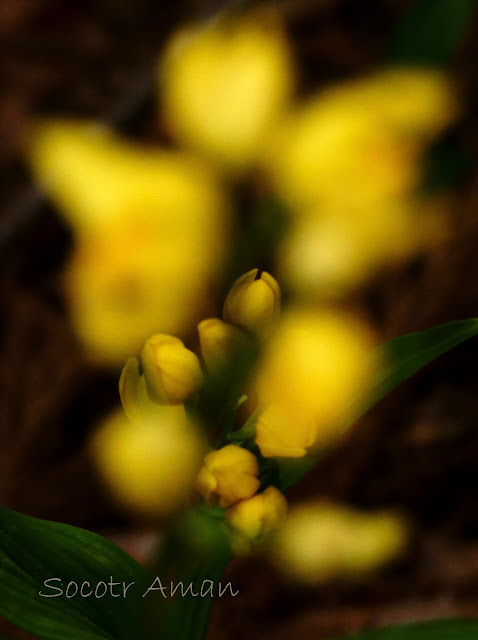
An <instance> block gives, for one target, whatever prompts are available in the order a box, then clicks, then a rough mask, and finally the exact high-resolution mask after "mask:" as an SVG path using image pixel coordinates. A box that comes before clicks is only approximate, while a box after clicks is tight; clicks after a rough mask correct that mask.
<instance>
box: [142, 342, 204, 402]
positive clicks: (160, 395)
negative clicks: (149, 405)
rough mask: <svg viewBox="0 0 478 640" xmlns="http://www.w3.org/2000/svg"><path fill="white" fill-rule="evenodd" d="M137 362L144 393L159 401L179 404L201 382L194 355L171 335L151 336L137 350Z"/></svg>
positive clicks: (193, 391)
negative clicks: (143, 379) (145, 389)
mask: <svg viewBox="0 0 478 640" xmlns="http://www.w3.org/2000/svg"><path fill="white" fill-rule="evenodd" d="M141 364H142V366H143V370H144V378H145V381H146V387H147V389H148V393H149V394H150V396H151V398H152V399H153V400H155V401H156V402H160V403H162V404H182V403H183V402H184V401H185V400H187V399H188V398H190V397H191V396H192V395H194V394H195V393H196V391H198V389H199V388H200V386H201V384H202V381H203V374H202V371H201V365H200V363H199V360H198V358H197V356H196V355H195V354H194V353H193V352H192V351H190V350H189V349H186V347H185V346H184V344H183V342H182V341H181V340H179V338H174V337H173V336H168V335H164V334H161V333H158V334H156V335H154V336H152V337H151V338H150V339H149V340H148V341H147V342H146V344H145V345H144V347H143V351H142V352H141Z"/></svg>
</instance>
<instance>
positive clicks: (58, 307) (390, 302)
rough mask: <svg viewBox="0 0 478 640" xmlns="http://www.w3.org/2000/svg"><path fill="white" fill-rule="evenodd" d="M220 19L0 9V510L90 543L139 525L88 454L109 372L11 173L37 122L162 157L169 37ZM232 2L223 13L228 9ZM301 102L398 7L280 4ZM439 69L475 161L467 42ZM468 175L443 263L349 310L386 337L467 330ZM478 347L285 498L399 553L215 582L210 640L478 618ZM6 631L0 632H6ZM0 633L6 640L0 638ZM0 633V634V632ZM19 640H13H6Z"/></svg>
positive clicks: (473, 70) (415, 268) (432, 376)
mask: <svg viewBox="0 0 478 640" xmlns="http://www.w3.org/2000/svg"><path fill="white" fill-rule="evenodd" d="M224 4H225V3H221V2H219V1H213V0H211V1H209V0H195V1H193V0H190V1H186V0H183V1H175V2H154V1H153V0H150V1H148V0H135V2H122V1H120V0H96V1H95V2H93V0H92V1H91V2H88V1H86V0H85V1H83V2H75V3H72V2H67V1H66V0H63V1H61V0H0V139H1V144H0V176H1V177H0V264H1V277H0V503H1V504H3V505H5V506H8V507H10V508H13V509H16V510H18V511H21V512H24V513H28V514H30V515H34V516H39V517H43V518H47V519H52V520H58V521H61V522H68V523H72V524H75V525H78V526H82V527H85V528H90V529H93V530H96V531H100V532H102V533H106V534H110V533H114V534H117V533H128V535H129V534H130V532H131V535H132V536H133V537H134V535H135V532H136V531H137V530H138V527H139V525H138V523H135V522H133V521H131V520H130V519H129V518H127V517H126V516H125V515H124V514H123V513H121V512H120V511H119V510H118V509H116V508H115V507H114V505H113V503H112V501H111V500H110V499H109V497H108V496H107V495H106V493H105V492H104V491H103V489H102V488H101V484H100V482H99V480H98V478H97V477H96V475H95V472H94V469H93V468H92V467H91V464H90V462H89V460H88V456H87V454H86V449H85V445H86V443H87V440H88V436H89V434H90V433H91V430H92V428H93V427H94V425H95V423H96V422H97V420H98V419H99V418H101V417H102V416H103V415H106V413H107V412H108V410H109V409H110V408H111V407H112V406H113V405H114V404H116V403H117V401H118V399H117V372H109V371H105V370H100V369H95V368H92V367H91V366H90V365H88V364H87V363H86V362H85V360H84V358H83V355H82V351H81V349H80V347H79V345H78V344H77V342H76V339H75V336H74V335H73V333H72V331H71V328H70V326H69V324H68V317H67V312H66V309H65V305H64V300H63V296H62V285H61V283H62V280H61V278H62V269H63V266H64V265H65V263H66V260H67V258H68V255H69V249H70V247H71V242H72V238H71V235H70V232H69V230H68V229H67V228H66V226H65V225H64V224H63V222H62V220H61V219H60V217H59V216H58V215H57V214H56V213H55V212H54V211H53V210H52V208H51V207H50V206H48V204H47V203H46V202H44V200H43V198H42V196H41V194H40V193H39V191H38V190H37V189H36V187H35V186H34V185H33V183H32V181H31V178H30V176H29V173H28V170H27V168H26V165H25V164H24V162H23V161H22V146H23V140H24V135H25V131H26V127H27V126H28V123H29V122H30V121H31V119H32V118H33V117H34V116H36V115H45V114H48V115H73V116H77V117H88V118H97V119H100V120H102V121H107V122H109V123H111V124H112V125H114V126H115V127H116V128H117V129H119V130H120V131H122V132H123V133H125V134H127V135H129V136H133V137H136V138H141V139H145V140H148V141H156V140H159V139H161V137H162V135H163V132H162V131H161V125H160V124H158V122H157V113H156V105H155V97H154V96H155V88H154V73H155V68H156V65H157V59H158V54H159V53H160V51H161V48H162V46H163V44H164V41H165V39H166V37H167V36H168V34H169V33H170V32H171V31H172V29H173V28H174V27H175V26H176V25H179V24H181V23H182V22H184V21H187V20H189V19H196V18H198V17H201V18H202V17H205V16H208V15H210V14H211V13H213V12H214V11H217V10H218V9H219V8H221V7H222V6H224ZM231 4H234V3H231ZM275 4H276V5H277V7H278V8H279V9H280V11H281V12H282V13H283V14H284V16H285V19H286V24H287V27H288V30H289V33H290V36H291V42H292V45H293V49H294V52H295V55H296V59H297V62H298V65H299V69H300V73H301V87H300V90H301V91H302V92H307V91H308V90H309V89H311V88H315V87H317V86H320V85H321V84H322V83H324V82H326V81H330V80H335V79H340V78H344V77H349V76H353V75H356V74H358V73H362V72H364V71H367V70H372V69H374V68H375V67H376V66H377V65H378V64H379V63H380V62H381V60H382V59H383V56H384V54H385V52H386V50H387V46H388V43H389V39H390V35H391V34H392V33H393V31H394V29H395V27H396V25H397V23H398V22H399V20H400V19H401V16H402V15H403V12H404V11H405V10H407V9H408V8H409V7H410V6H412V5H413V4H414V2H411V1H410V0H382V1H380V0H374V1H372V0H361V1H360V2H357V1H356V0H348V1H345V0H322V1H321V0H285V1H283V2H276V3H275ZM474 22H475V23H474V24H471V25H470V28H469V30H468V32H467V33H466V35H465V38H464V39H463V41H462V42H461V44H460V47H459V49H458V51H457V54H456V56H455V57H454V60H453V62H452V74H453V77H454V79H455V81H456V84H457V87H458V88H459V90H460V92H461V94H462V96H463V100H464V113H463V116H462V118H461V120H460V122H459V123H458V125H457V127H456V131H455V132H454V135H455V137H456V139H457V140H458V141H460V143H461V144H462V145H463V146H464V147H465V148H466V150H467V153H468V154H469V156H470V158H471V160H472V166H476V163H475V162H474V160H475V158H476V155H477V153H478V129H477V124H478V120H477V118H476V113H478V109H477V106H478V105H477V88H478V83H477V76H478V56H477V53H478V51H477V48H478V47H477V44H475V43H478V39H477V38H476V35H477V34H478V24H477V21H476V20H475V21H474ZM477 178H478V173H477V172H475V171H474V170H472V171H471V172H468V173H467V174H466V176H464V177H463V178H462V179H461V180H460V181H458V183H457V184H456V186H455V190H456V194H457V202H456V207H455V211H454V225H453V226H454V232H453V234H452V237H451V238H450V240H449V241H448V243H447V245H446V246H445V247H444V248H443V250H442V251H440V252H439V253H437V254H436V255H429V256H420V257H417V258H415V259H414V260H411V261H410V263H409V264H407V265H406V266H405V267H403V268H400V269H397V270H396V271H395V272H392V273H388V274H387V276H383V277H381V278H377V279H376V280H375V281H374V282H373V283H371V284H370V285H369V286H368V287H367V288H366V290H364V291H363V292H362V293H361V296H360V300H359V301H358V303H359V304H360V305H361V306H362V307H363V309H364V310H365V312H366V313H367V314H368V316H369V317H370V318H371V320H372V321H373V322H374V324H375V326H376V327H377V330H378V331H379V332H380V334H381V335H382V337H383V339H387V338H390V337H393V336H396V335H400V334H402V333H406V332H409V331H414V330H419V329H424V328H427V327H429V326H432V325H434V324H437V323H440V322H445V321H447V320H453V319H460V318H465V317H471V316H478V251H477V249H478V219H477V218H478V184H477ZM477 371H478V340H476V339H475V340H472V341H470V342H468V343H466V344H465V345H463V346H461V347H459V348H457V349H455V350H454V351H453V352H452V353H450V354H448V355H447V356H444V357H442V358H440V359H439V360H438V361H437V362H436V363H434V364H432V365H430V366H428V367H427V368H426V369H425V370H424V371H423V372H422V373H420V374H419V375H417V376H415V377H414V378H413V379H412V380H410V381H409V382H407V383H406V384H404V385H402V387H401V388H399V389H398V390H397V391H396V392H394V393H393V394H392V395H391V396H390V397H389V398H388V399H386V400H385V401H383V402H382V403H380V405H379V406H378V407H376V409H375V410H373V411H372V412H371V413H370V414H369V415H368V416H366V417H365V418H364V419H363V420H362V421H361V423H360V424H359V425H358V428H357V429H355V430H354V432H353V433H352V434H351V436H350V437H349V438H348V439H347V440H346V441H345V442H344V443H343V444H342V445H341V446H340V447H338V448H337V449H336V450H335V451H333V452H332V453H331V454H330V455H329V456H328V457H327V458H326V459H325V460H324V461H323V463H322V464H321V465H320V467H319V468H318V469H317V470H316V471H315V472H314V474H313V475H312V477H309V479H308V480H306V481H305V482H302V483H300V484H299V485H298V486H297V487H296V488H295V489H294V491H293V496H294V498H303V497H311V496H318V495H323V496H329V497H332V498H336V499H340V500H346V501H348V502H349V503H351V504H353V505H355V506H358V507H364V508H382V507H397V506H398V507H400V508H402V509H405V510H406V512H407V513H409V514H410V515H411V517H412V518H413V520H414V521H415V522H416V533H415V535H414V540H413V544H412V546H411V549H410V551H409V553H408V554H407V555H406V557H405V558H403V559H402V560H401V561H400V562H398V563H397V564H396V565H395V566H394V567H391V568H390V569H388V570H386V571H384V572H382V573H381V574H380V575H377V576H375V577H374V578H373V579H372V580H370V581H369V582H367V583H366V584H361V585H356V586H352V587H351V586H348V587H345V586H343V585H342V586H341V585H329V586H327V587H321V588H317V589H305V588H302V587H292V586H291V585H289V584H287V582H286V581H285V580H284V579H283V578H281V577H280V576H277V575H275V574H274V572H273V570H272V569H271V568H270V567H268V566H266V565H265V564H263V563H262V562H260V561H258V560H257V559H255V560H254V561H252V560H250V561H244V560H241V561H239V560H237V561H234V563H233V565H232V566H231V568H230V570H229V574H228V576H229V578H230V579H231V580H233V583H234V585H235V587H236V588H237V587H238V588H239V589H240V591H241V597H238V598H235V599H231V600H229V601H228V602H222V603H219V604H218V606H216V607H215V609H214V612H213V619H212V625H211V637H212V638H224V639H226V638H227V639H231V640H232V639H236V638H237V639H241V640H242V639H244V640H245V639H246V638H247V639H249V638H251V639H255V638H257V639H259V638H262V639H266V638H279V639H282V638H283V639H289V638H291V639H292V638H308V637H311V638H315V639H317V640H318V639H319V638H327V637H331V636H333V635H338V634H340V633H345V632H350V631H355V630H358V629H360V628H362V627H364V626H370V625H383V624H386V623H388V622H390V623H391V622H398V621H406V620H414V619H417V620H418V619H427V618H435V617H440V616H446V617H448V616H453V615H470V616H474V617H478V508H477V505H478V404H477V402H476V395H477V392H478V374H477ZM0 628H2V627H1V625H0ZM5 630H6V631H7V632H8V633H10V634H12V637H13V633H14V632H13V631H12V630H11V627H10V626H9V625H8V624H7V623H5ZM2 631H3V628H2ZM15 637H25V634H22V635H20V634H18V633H17V636H15Z"/></svg>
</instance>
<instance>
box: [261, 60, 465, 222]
mask: <svg viewBox="0 0 478 640" xmlns="http://www.w3.org/2000/svg"><path fill="white" fill-rule="evenodd" d="M455 115H456V105H455V101H454V100H453V98H452V96H451V91H450V87H449V83H448V81H447V79H446V78H445V76H443V75H441V74H439V73H438V72H433V71H429V70H412V69H392V70H387V71H384V72H380V73H377V74H375V75H374V76H371V77H369V78H365V79H361V80H352V81H350V82H346V83H343V84H340V85H337V86H334V87H331V88H329V89H326V90H323V91H321V92H320V93H319V94H317V95H316V96H314V97H312V98H311V99H309V100H308V101H307V102H306V103H305V105H303V106H300V107H299V108H297V109H296V110H295V112H293V113H291V114H290V115H289V117H288V119H287V120H286V121H285V122H284V123H283V126H282V127H281V128H280V130H278V133H277V136H276V138H275V142H274V143H273V144H271V145H270V146H269V147H268V149H267V155H266V157H265V162H266V164H267V166H268V167H269V170H270V173H271V176H272V178H273V182H274V184H275V186H276V187H277V189H278V190H279V192H280V193H281V194H282V196H283V197H284V198H285V200H286V201H287V202H288V203H289V204H290V205H291V206H292V207H293V208H294V209H295V210H296V211H298V212H300V213H302V212H303V211H304V210H307V209H308V208H310V207H315V206H319V207H321V208H322V209H323V210H325V212H327V208H328V207H329V206H330V203H332V205H333V206H334V207H335V208H337V206H339V207H340V206H342V208H343V210H344V213H345V212H346V211H347V208H348V207H349V206H355V207H356V206H357V203H362V207H363V208H366V207H367V206H368V205H369V203H370V200H371V199H373V198H374V199H376V200H377V199H380V198H390V197H392V198H393V197H397V196H403V195H404V194H406V193H409V192H410V191H411V190H413V189H415V188H416V186H417V185H418V181H419V177H420V166H419V162H418V161H419V154H420V153H421V152H422V151H423V147H424V145H425V143H426V142H427V141H429V140H430V139H431V138H433V136H434V135H436V134H437V133H438V132H439V131H440V130H441V129H443V128H444V127H445V125H447V124H448V123H449V122H451V120H452V119H453V118H454V117H455Z"/></svg>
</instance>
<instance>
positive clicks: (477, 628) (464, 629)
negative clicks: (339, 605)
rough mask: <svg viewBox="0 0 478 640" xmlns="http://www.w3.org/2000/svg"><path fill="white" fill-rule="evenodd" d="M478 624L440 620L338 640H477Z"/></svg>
mask: <svg viewBox="0 0 478 640" xmlns="http://www.w3.org/2000/svg"><path fill="white" fill-rule="evenodd" d="M476 638H478V622H472V621H469V620H439V621H436V622H425V623H422V624H409V625H400V626H397V627H389V628H387V629H379V630H376V631H365V632H362V633H358V634H355V635H352V636H346V637H344V638H340V639H337V640H476Z"/></svg>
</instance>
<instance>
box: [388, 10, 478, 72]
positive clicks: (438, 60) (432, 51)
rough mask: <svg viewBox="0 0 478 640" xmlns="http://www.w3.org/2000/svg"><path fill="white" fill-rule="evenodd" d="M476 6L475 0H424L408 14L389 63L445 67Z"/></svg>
mask: <svg viewBox="0 0 478 640" xmlns="http://www.w3.org/2000/svg"><path fill="white" fill-rule="evenodd" d="M475 7H476V4H475V2H474V0H421V2H418V3H417V2H415V3H414V4H413V5H412V7H411V9H410V10H409V11H407V12H406V13H405V16H404V18H403V20H402V21H401V22H400V23H399V25H398V28H397V30H396V32H395V34H394V36H393V38H392V42H391V46H390V51H389V55H388V62H391V63H394V64H420V65H427V66H444V65H446V64H448V63H449V62H450V60H451V58H452V57H453V54H454V53H455V51H456V49H457V47H458V45H459V43H460V40H461V39H462V38H463V36H464V34H465V31H466V28H467V26H468V24H469V22H470V19H471V17H472V13H473V9H474V8H475Z"/></svg>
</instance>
